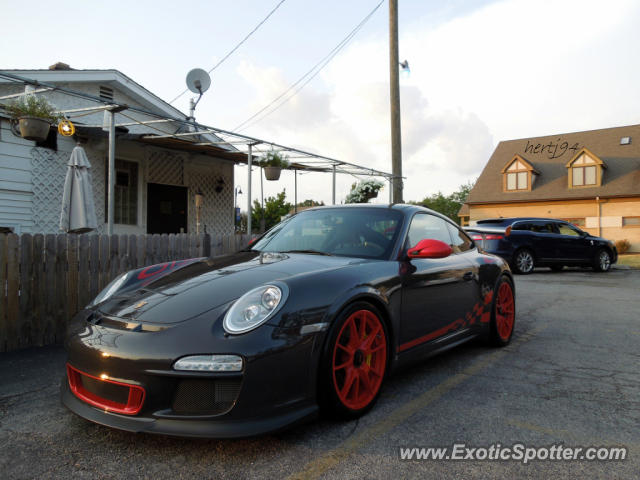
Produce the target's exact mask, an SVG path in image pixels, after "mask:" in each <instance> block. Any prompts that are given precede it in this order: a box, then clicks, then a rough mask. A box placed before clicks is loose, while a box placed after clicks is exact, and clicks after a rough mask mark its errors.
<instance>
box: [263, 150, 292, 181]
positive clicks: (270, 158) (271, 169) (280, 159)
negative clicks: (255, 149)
mask: <svg viewBox="0 0 640 480" xmlns="http://www.w3.org/2000/svg"><path fill="white" fill-rule="evenodd" d="M258 164H259V165H260V166H261V167H262V168H263V169H264V176H265V178H266V179H267V180H278V179H279V178H280V172H281V171H282V169H283V168H287V167H288V166H289V160H287V158H286V157H285V156H283V155H282V154H281V153H279V152H276V151H275V150H271V151H270V152H267V153H266V155H265V156H264V157H263V158H262V160H260V161H259V162H258Z"/></svg>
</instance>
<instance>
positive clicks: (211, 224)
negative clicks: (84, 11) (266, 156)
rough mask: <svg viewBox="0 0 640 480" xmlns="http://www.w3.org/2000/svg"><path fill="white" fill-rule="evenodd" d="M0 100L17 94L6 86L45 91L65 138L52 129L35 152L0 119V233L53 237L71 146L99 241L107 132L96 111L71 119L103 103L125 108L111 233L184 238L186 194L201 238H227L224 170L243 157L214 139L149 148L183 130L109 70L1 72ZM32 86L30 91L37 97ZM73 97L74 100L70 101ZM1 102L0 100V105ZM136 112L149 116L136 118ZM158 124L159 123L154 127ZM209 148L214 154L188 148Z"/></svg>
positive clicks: (174, 113) (229, 200)
mask: <svg viewBox="0 0 640 480" xmlns="http://www.w3.org/2000/svg"><path fill="white" fill-rule="evenodd" d="M0 74H6V75H5V76H2V75H0V97H4V96H7V95H10V94H14V93H21V92H23V91H25V83H24V82H21V81H17V80H16V77H20V78H27V79H31V80H35V81H37V82H41V83H42V84H43V85H44V86H55V87H58V88H54V89H52V90H49V91H45V92H42V93H37V95H44V96H46V97H47V99H48V100H49V101H51V102H52V103H53V104H54V105H55V106H56V107H57V108H58V109H59V110H60V111H69V110H76V109H79V110H80V111H76V112H69V113H68V116H69V118H70V119H71V121H72V122H73V123H74V124H75V126H76V128H77V131H76V135H75V136H73V137H64V136H61V135H59V134H58V133H57V132H56V131H55V130H54V129H53V128H52V129H51V132H50V134H49V138H48V139H47V141H45V142H42V143H36V142H33V141H29V140H25V139H23V138H22V137H20V136H19V134H16V133H15V132H14V131H13V129H12V127H11V122H10V121H9V118H8V116H7V115H6V114H4V113H3V110H1V109H0V227H4V228H3V230H6V229H11V230H12V231H14V232H16V233H60V231H59V226H58V224H59V218H60V209H61V197H62V190H63V185H64V179H65V174H66V170H67V161H68V159H69V156H70V153H71V151H72V150H73V148H74V147H75V145H76V142H77V141H80V142H81V143H82V144H83V147H84V148H85V151H86V153H87V156H88V158H89V160H90V162H91V166H92V169H91V173H92V179H93V190H94V196H95V205H96V214H97V217H98V223H99V226H98V232H97V233H106V218H105V217H106V216H105V210H106V208H105V206H106V188H105V185H106V172H107V168H106V165H107V157H108V132H106V131H105V130H104V129H103V124H104V111H103V110H81V109H88V108H91V107H96V106H100V102H99V101H95V100H94V99H92V98H91V97H97V99H101V100H103V101H105V102H106V103H110V102H113V103H114V104H119V105H123V104H126V105H128V106H129V107H130V108H129V109H127V110H124V111H122V112H121V113H118V114H116V117H115V118H116V124H119V125H122V126H120V127H117V129H116V148H115V157H116V175H115V178H116V188H115V225H114V233H116V234H122V233H135V234H143V233H179V232H186V233H192V232H195V229H196V218H195V202H194V199H195V193H196V192H197V191H201V192H202V193H203V194H204V202H203V206H202V210H201V225H202V227H201V228H204V227H206V230H207V232H209V233H212V234H220V235H226V234H231V233H233V231H234V222H233V186H234V179H233V166H234V163H237V162H239V161H242V160H243V158H244V155H243V154H241V153H240V152H238V151H236V150H235V149H234V148H233V147H232V146H230V145H228V144H225V143H224V142H220V139H218V138H217V137H215V136H213V135H211V134H208V135H202V136H201V137H202V141H201V142H188V141H185V140H179V139H176V138H158V139H153V138H149V134H155V135H157V136H162V135H166V134H174V133H176V132H178V131H180V129H183V130H184V129H185V125H184V123H180V122H174V121H168V120H166V118H173V119H176V118H178V119H184V118H185V115H184V114H183V113H181V112H180V111H179V110H177V109H175V108H174V107H172V106H171V105H169V104H168V103H166V102H164V101H163V100H161V99H160V98H158V97H156V96H155V95H154V94H152V93H151V92H149V91H148V90H146V89H145V88H143V87H142V86H140V85H139V84H137V83H136V82H134V81H133V80H131V79H130V78H128V77H127V76H125V75H124V74H122V73H121V72H119V71H117V70H73V69H70V68H69V67H68V66H66V65H64V64H56V65H53V66H52V67H50V69H48V70H2V71H0ZM29 88H33V87H29ZM42 88H43V87H42V86H37V87H36V89H38V90H39V89H42ZM73 92H78V93H79V95H74V94H73ZM7 101H8V100H0V104H4V103H6V102H7ZM142 111H145V112H150V113H153V114H155V115H150V114H145V113H142ZM162 117H164V118H165V120H164V121H162V120H161V121H159V119H161V118H162ZM141 121H144V122H149V123H147V124H146V125H142V124H140V123H138V122H141ZM211 141H218V142H219V143H217V144H215V145H211V144H208V145H197V143H208V142H211Z"/></svg>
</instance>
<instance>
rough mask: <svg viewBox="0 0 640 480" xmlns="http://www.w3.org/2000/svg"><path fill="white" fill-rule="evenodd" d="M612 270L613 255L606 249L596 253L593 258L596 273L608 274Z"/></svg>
mask: <svg viewBox="0 0 640 480" xmlns="http://www.w3.org/2000/svg"><path fill="white" fill-rule="evenodd" d="M610 268H611V255H610V254H609V252H607V251H606V250H605V249H600V250H598V251H597V252H596V256H595V257H594V258H593V269H594V270H595V271H596V272H606V271H608V270H609V269H610Z"/></svg>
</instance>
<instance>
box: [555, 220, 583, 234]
mask: <svg viewBox="0 0 640 480" xmlns="http://www.w3.org/2000/svg"><path fill="white" fill-rule="evenodd" d="M556 225H557V226H558V232H560V235H569V236H571V237H579V236H580V232H578V231H577V230H576V229H574V228H572V227H570V226H569V225H567V224H566V223H556Z"/></svg>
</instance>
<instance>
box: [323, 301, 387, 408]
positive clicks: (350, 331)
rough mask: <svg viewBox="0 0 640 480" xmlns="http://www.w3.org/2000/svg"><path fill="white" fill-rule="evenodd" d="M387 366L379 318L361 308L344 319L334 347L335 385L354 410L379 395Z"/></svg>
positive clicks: (341, 399)
mask: <svg viewBox="0 0 640 480" xmlns="http://www.w3.org/2000/svg"><path fill="white" fill-rule="evenodd" d="M386 368H387V339H386V336H385V333H384V327H383V326H382V322H381V321H380V319H379V318H378V317H377V316H376V315H375V314H374V313H373V312H371V311H369V310H358V311H357V312H355V313H352V314H351V315H350V316H349V318H347V321H346V322H344V325H342V328H341V329H340V333H338V338H337V340H336V343H335V346H334V347H333V364H332V370H333V372H332V373H333V386H334V388H335V391H336V394H337V395H338V398H340V401H341V402H342V404H343V405H344V406H345V407H347V408H350V409H352V410H359V409H361V408H365V407H366V406H367V405H369V404H370V403H371V402H372V401H373V399H374V398H375V397H376V395H377V394H378V391H379V390H380V385H382V379H383V378H384V372H385V369H386Z"/></svg>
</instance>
